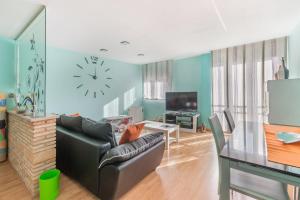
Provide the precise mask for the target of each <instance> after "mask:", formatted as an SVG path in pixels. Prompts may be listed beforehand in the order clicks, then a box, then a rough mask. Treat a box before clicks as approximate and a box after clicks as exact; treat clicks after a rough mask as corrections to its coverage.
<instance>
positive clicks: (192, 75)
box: [143, 53, 211, 126]
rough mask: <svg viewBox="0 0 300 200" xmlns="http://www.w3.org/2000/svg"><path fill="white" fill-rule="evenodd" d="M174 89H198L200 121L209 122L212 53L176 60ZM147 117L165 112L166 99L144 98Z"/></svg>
mask: <svg viewBox="0 0 300 200" xmlns="http://www.w3.org/2000/svg"><path fill="white" fill-rule="evenodd" d="M172 87H173V91H177V92H181V91H197V92H198V112H199V113H200V114H201V117H200V123H204V124H205V125H206V126H209V124H208V121H207V119H208V117H209V116H210V115H211V53H207V54H203V55H200V56H196V57H191V58H185V59H179V60H175V61H174V64H173V67H172ZM143 106H144V113H145V118H146V119H155V118H157V117H158V116H160V115H162V114H163V113H164V112H165V101H164V100H144V101H143Z"/></svg>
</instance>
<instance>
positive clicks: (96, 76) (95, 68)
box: [95, 67, 97, 77]
mask: <svg viewBox="0 0 300 200" xmlns="http://www.w3.org/2000/svg"><path fill="white" fill-rule="evenodd" d="M95 77H97V69H96V67H95Z"/></svg>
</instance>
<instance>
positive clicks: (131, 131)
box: [119, 123, 145, 144]
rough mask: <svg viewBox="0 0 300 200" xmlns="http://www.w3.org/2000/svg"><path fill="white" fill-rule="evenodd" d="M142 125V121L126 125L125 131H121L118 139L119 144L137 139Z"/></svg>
mask: <svg viewBox="0 0 300 200" xmlns="http://www.w3.org/2000/svg"><path fill="white" fill-rule="evenodd" d="M144 126H145V124H144V123H141V124H132V125H128V126H127V129H126V131H125V132H124V133H123V135H122V137H121V139H120V141H119V144H125V143H128V142H132V141H134V140H136V139H138V138H139V137H140V135H141V132H142V130H143V128H144Z"/></svg>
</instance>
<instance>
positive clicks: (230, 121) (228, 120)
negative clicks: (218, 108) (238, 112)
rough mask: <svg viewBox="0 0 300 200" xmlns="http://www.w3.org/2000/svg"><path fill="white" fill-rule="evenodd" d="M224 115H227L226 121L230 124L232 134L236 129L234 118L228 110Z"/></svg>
mask: <svg viewBox="0 0 300 200" xmlns="http://www.w3.org/2000/svg"><path fill="white" fill-rule="evenodd" d="M224 115H225V118H226V121H227V123H228V126H229V130H230V132H231V133H232V132H233V130H234V128H235V123H234V120H233V117H232V115H231V112H230V110H229V109H228V108H227V109H225V110H224Z"/></svg>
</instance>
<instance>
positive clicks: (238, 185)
mask: <svg viewBox="0 0 300 200" xmlns="http://www.w3.org/2000/svg"><path fill="white" fill-rule="evenodd" d="M209 124H210V127H211V130H212V133H213V136H214V139H215V144H216V148H217V153H218V164H219V185H218V188H219V189H218V192H219V191H220V187H221V185H220V183H221V180H220V174H221V169H222V162H221V161H220V153H221V151H222V149H223V147H224V145H225V136H224V132H223V130H222V126H221V123H220V120H219V118H218V116H217V115H213V116H212V117H210V118H209ZM230 189H231V190H232V191H235V192H239V193H242V194H244V195H247V196H250V197H252V198H255V199H259V200H271V199H272V200H289V199H290V198H289V196H288V193H287V187H286V185H285V184H283V183H281V182H278V181H275V180H272V179H267V178H263V177H260V176H257V175H254V174H250V173H246V172H243V171H240V170H237V169H230Z"/></svg>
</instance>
